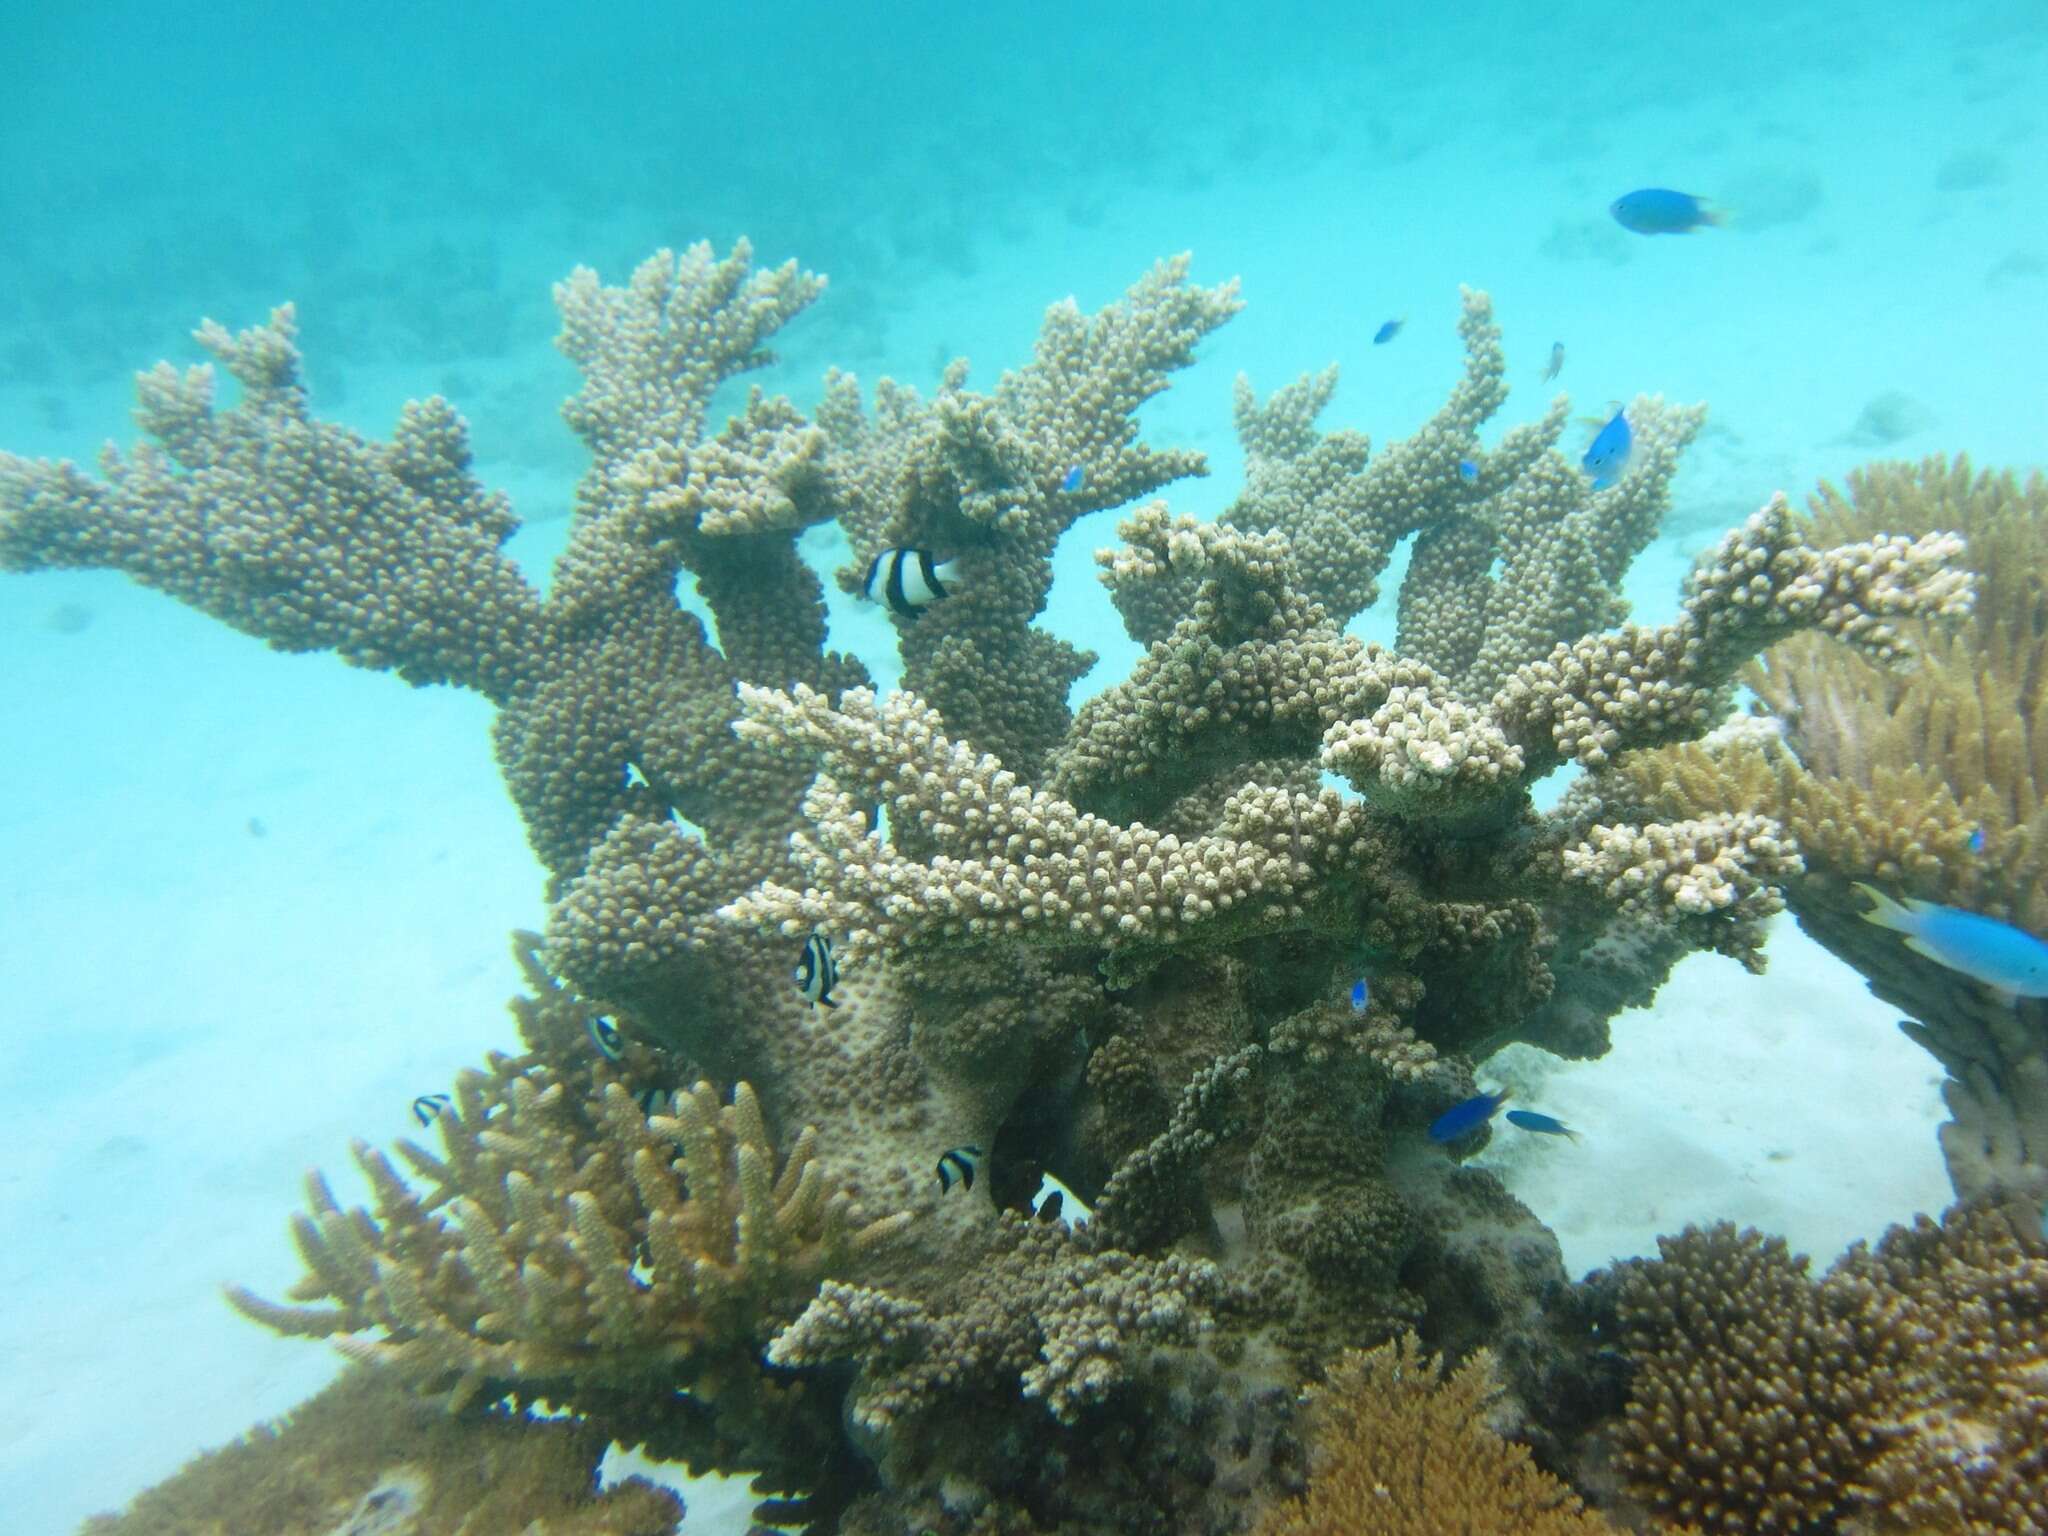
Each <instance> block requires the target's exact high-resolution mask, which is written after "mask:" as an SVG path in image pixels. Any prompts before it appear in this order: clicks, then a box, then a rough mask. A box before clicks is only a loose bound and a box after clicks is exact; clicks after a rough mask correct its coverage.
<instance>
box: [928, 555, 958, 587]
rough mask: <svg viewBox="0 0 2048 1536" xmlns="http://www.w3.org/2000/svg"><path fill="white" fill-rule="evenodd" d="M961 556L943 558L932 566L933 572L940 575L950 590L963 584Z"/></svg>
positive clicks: (941, 580) (937, 575) (940, 578)
mask: <svg viewBox="0 0 2048 1536" xmlns="http://www.w3.org/2000/svg"><path fill="white" fill-rule="evenodd" d="M961 558H962V557H961V556H959V555H955V556H954V557H953V558H952V559H950V560H941V561H940V562H939V563H938V564H937V565H935V566H933V567H932V574H933V575H934V576H936V577H938V578H939V580H940V582H942V583H943V584H944V585H945V586H946V587H947V588H948V589H949V590H950V589H952V588H954V587H957V586H959V585H960V584H961V569H962V568H961Z"/></svg>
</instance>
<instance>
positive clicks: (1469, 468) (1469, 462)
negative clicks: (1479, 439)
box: [1458, 459, 1479, 485]
mask: <svg viewBox="0 0 2048 1536" xmlns="http://www.w3.org/2000/svg"><path fill="white" fill-rule="evenodd" d="M1458 478H1459V479H1460V480H1462V481H1464V482H1465V483H1466V484H1467V485H1471V484H1473V483H1475V482H1476V481H1477V480H1478V479H1479V462H1478V460H1476V459H1460V460H1458Z"/></svg>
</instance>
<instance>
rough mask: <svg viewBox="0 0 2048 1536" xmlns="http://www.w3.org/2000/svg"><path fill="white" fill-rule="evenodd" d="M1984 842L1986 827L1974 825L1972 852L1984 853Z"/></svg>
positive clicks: (1971, 831)
mask: <svg viewBox="0 0 2048 1536" xmlns="http://www.w3.org/2000/svg"><path fill="white" fill-rule="evenodd" d="M1984 843H1985V837H1984V829H1983V828H1982V827H1972V828H1971V829H1970V852H1972V853H1982V852H1983V851H1984Z"/></svg>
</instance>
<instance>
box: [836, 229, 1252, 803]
mask: <svg viewBox="0 0 2048 1536" xmlns="http://www.w3.org/2000/svg"><path fill="white" fill-rule="evenodd" d="M1187 271H1188V258H1187V257H1186V256H1185V255H1183V256H1177V257H1174V258H1173V259H1172V260H1169V261H1162V262H1160V263H1159V264H1157V265H1156V266H1154V267H1153V269H1152V270H1151V271H1150V272H1149V273H1147V274H1146V275H1145V276H1144V277H1143V278H1141V279H1140V280H1139V281H1138V282H1137V283H1135V284H1133V285H1132V287H1131V289H1130V291H1129V292H1128V293H1127V294H1125V296H1124V298H1123V299H1122V300H1121V301H1120V302H1119V303H1117V304H1113V305H1111V306H1109V307H1108V308H1107V309H1105V310H1103V311H1101V312H1100V313H1098V314H1096V315H1094V316H1092V317H1091V316H1084V315H1083V314H1082V313H1081V311H1080V309H1079V307H1078V306H1077V305H1076V304H1075V303H1074V301H1073V300H1071V299H1067V300H1065V301H1063V302H1061V303H1058V304H1055V305H1053V306H1052V307H1051V308H1050V309H1048V310H1047V311H1046V314H1045V321H1044V324H1043V327H1042V328H1041V330H1040V332H1039V338H1038V342H1037V345H1036V347H1035V348H1034V349H1033V356H1032V360H1031V362H1030V363H1029V364H1027V365H1026V366H1025V367H1023V368H1020V369H1017V370H1015V371H1012V372H1008V373H1005V374H1004V375H1003V377H1002V380H1001V382H1000V383H999V384H998V385H997V387H996V391H995V393H994V394H993V395H978V394H976V393H974V392H973V391H971V390H969V389H967V388H966V387H965V384H966V376H967V369H966V365H965V364H964V363H956V364H955V365H954V366H953V367H952V368H950V369H949V370H948V371H947V374H946V379H945V383H944V386H943V387H942V388H941V390H940V391H939V393H938V395H937V396H936V397H935V398H934V399H933V400H932V401H931V402H930V403H929V404H928V405H927V404H925V403H924V402H922V401H920V400H918V399H917V397H916V396H915V394H914V393H913V392H911V391H909V390H906V389H903V388H902V387H900V386H896V385H892V384H890V383H889V382H888V381H886V380H885V381H884V382H883V386H882V387H881V388H880V389H879V390H878V391H877V396H876V409H875V412H874V416H873V418H872V419H868V418H866V417H864V416H863V414H862V411H861V407H860V397H859V387H858V384H857V383H856V381H855V380H853V379H852V378H851V377H850V376H847V375H843V374H840V375H835V376H834V377H833V378H832V380H831V381H830V385H829V394H828V398H827V401H826V403H825V405H824V406H822V407H821V408H820V411H819V416H820V420H821V422H823V423H824V424H825V427H826V430H827V431H828V432H829V433H830V436H831V439H832V443H833V448H834V457H833V473H834V475H835V477H836V479H837V481H838V483H839V485H840V487H841V491H842V507H843V511H842V513H841V520H842V522H843V523H844V524H845V526H846V530H847V533H848V536H849V537H850V538H851V540H852V542H853V547H854V553H855V557H856V558H855V561H854V564H853V565H852V566H849V567H848V568H847V569H845V570H843V571H841V572H840V573H839V580H840V584H841V585H842V586H843V587H845V588H846V590H848V591H849V592H851V591H857V590H859V584H860V580H861V578H862V576H863V574H864V573H865V571H866V568H867V562H868V560H869V558H870V557H872V556H873V555H874V554H875V553H876V552H877V551H879V550H882V549H886V548H891V547H899V546H908V547H912V548H926V549H936V550H939V551H942V552H944V553H948V554H953V555H958V556H961V557H962V558H963V563H964V566H965V576H964V579H963V583H962V586H961V589H960V590H959V591H958V592H957V593H955V594H954V595H953V596H952V597H950V598H948V600H947V601H945V602H943V603H939V604H935V605H933V606H932V607H931V608H930V609H928V610H927V611H926V612H924V613H923V614H921V615H919V616H918V618H917V620H916V622H915V623H911V622H908V621H906V620H903V619H902V618H900V616H899V617H898V618H897V626H898V630H899V635H900V641H901V647H902V652H903V677H904V684H905V686H906V687H909V688H911V689H913V690H915V691H917V692H918V693H921V694H923V695H925V696H926V697H928V698H930V699H931V700H932V702H933V703H935V704H936V705H938V707H939V708H940V709H941V710H943V711H944V713H945V716H946V718H947V719H948V720H949V721H951V722H952V723H953V725H954V727H955V729H957V730H959V731H962V732H964V733H965V734H967V735H969V736H971V737H973V738H974V739H975V740H976V741H977V742H979V743H980V744H981V745H982V746H983V747H984V748H985V749H987V750H989V751H991V752H994V753H995V754H996V755H997V756H999V757H1001V758H1002V760H1003V761H1004V762H1005V763H1007V764H1009V766H1010V767H1011V768H1012V769H1013V770H1014V771H1016V772H1018V773H1021V774H1023V775H1025V776H1026V777H1037V776H1038V774H1039V772H1040V771H1041V769H1042V767H1043V765H1044V763H1045V759H1046V756H1047V754H1048V753H1049V752H1051V750H1052V749H1053V748H1054V747H1055V746H1056V745H1057V744H1058V742H1059V740H1060V738H1061V736H1062V735H1063V734H1064V733H1065V731H1066V727H1067V718H1068V717H1067V689H1068V687H1069V685H1070V684H1072V683H1073V681H1074V680H1075V679H1076V678H1078V677H1080V676H1081V675H1082V674H1083V673H1084V672H1086V671H1087V670H1088V669H1089V667H1091V666H1093V665H1094V663H1095V658H1094V656H1093V654H1091V653H1089V652H1085V651H1078V650H1076V649H1075V648H1074V647H1072V646H1070V645H1068V644H1067V643H1066V642H1065V641H1063V640H1060V639H1058V638H1056V637H1054V636H1052V635H1049V634H1047V633H1045V632H1044V631H1042V630H1037V629H1033V628H1032V627H1031V620H1032V619H1033V618H1035V617H1036V616H1037V614H1038V613H1039V612H1040V611H1041V610H1042V609H1043V608H1044V607H1045V598H1046V593H1047V591H1048V590H1049V589H1050V587H1051V585H1052V572H1051V569H1050V566H1049V564H1048V561H1049V560H1050V557H1051V555H1052V551H1053V547H1054V546H1055V545H1056V544H1058V543H1059V540H1060V536H1061V535H1062V534H1063V533H1065V532H1066V530H1067V529H1068V528H1069V527H1070V526H1071V525H1072V524H1073V523H1074V522H1075V521H1076V520H1077V519H1079V518H1081V517H1084V516H1086V515H1087V514H1088V513H1090V512H1094V511H1097V510H1100V509H1101V508H1104V507H1114V506H1120V505H1122V504H1124V503H1126V502H1129V501H1132V500H1135V499H1136V498H1137V497H1139V496H1142V495H1145V494H1147V493H1148V492H1150V491H1154V490H1156V489H1158V488H1159V487H1160V486H1162V485H1164V484H1166V483H1167V482H1168V481H1171V480H1177V479H1179V478H1181V477H1182V476H1184V475H1199V474H1205V473H1207V468H1206V463H1205V460H1204V459H1203V456H1202V455H1201V454H1199V453H1195V452H1192V451H1189V450H1186V449H1165V450H1160V449H1154V448H1152V447H1150V446H1148V445H1146V444H1144V443H1142V442H1140V441H1138V427H1137V421H1136V412H1137V410H1138V407H1139V406H1140V405H1142V404H1143V403H1144V402H1145V401H1146V400H1148V399H1150V398H1151V397H1152V396H1154V395H1156V394H1158V393H1159V392H1160V391H1162V390H1164V389H1166V388H1167V387H1168V379H1167V374H1168V373H1169V372H1171V371H1172V370H1174V369H1178V368H1184V367H1186V366H1187V365H1188V364H1189V363H1190V362H1191V361H1193V357H1194V348H1195V344H1196V343H1197V342H1198V341H1200V340H1201V338H1202V337H1203V336H1204V335H1206V334H1207V333H1208V332H1210V331H1212V330H1214V329H1215V328H1216V327H1217V326H1219V325H1221V324H1222V323H1223V322H1224V321H1226V320H1228V319H1229V318H1230V317H1231V316H1232V315H1234V314H1235V313H1237V311H1238V310H1239V308H1241V307H1242V305H1241V301H1240V300H1239V298H1238V295H1237V284H1236V282H1235V281H1232V282H1228V283H1225V284H1223V285H1222V286H1220V287H1217V288H1211V289H1204V288H1197V287H1192V286H1190V285H1189V284H1188V282H1187ZM1075 469H1078V470H1080V471H1081V476H1082V478H1081V484H1080V485H1079V486H1078V487H1077V488H1074V489H1068V488H1067V483H1066V482H1067V478H1068V475H1069V473H1070V472H1071V471H1073V470H1075Z"/></svg>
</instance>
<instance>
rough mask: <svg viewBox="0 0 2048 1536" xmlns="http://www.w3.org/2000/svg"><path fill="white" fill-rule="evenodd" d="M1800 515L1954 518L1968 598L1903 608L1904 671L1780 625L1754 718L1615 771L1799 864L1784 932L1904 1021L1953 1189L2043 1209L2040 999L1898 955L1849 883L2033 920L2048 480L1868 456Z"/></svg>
mask: <svg viewBox="0 0 2048 1536" xmlns="http://www.w3.org/2000/svg"><path fill="white" fill-rule="evenodd" d="M1808 526H1809V527H1810V529H1811V530H1812V536H1813V537H1815V538H1816V539H1820V540H1839V539H1856V538H1865V537H1869V536H1871V535H1872V534H1877V533H1884V534H1900V535H1907V536H1912V535H1915V534H1920V533H1926V532H1929V531H1931V530H1934V529H1948V530H1954V531H1956V532H1959V533H1960V534H1962V535H1963V537H1964V538H1965V539H1966V541H1967V545H1968V548H1967V553H1966V554H1964V555H1963V556H1962V557H1961V564H1962V565H1963V567H1964V568H1966V569H1968V570H1969V571H1970V572H1971V573H1972V576H1973V578H1974V585H1975V594H1976V595H1975V603H1974V607H1973V608H1972V610H1971V612H1970V614H1969V616H1968V618H1967V620H1964V621H1961V622H1956V621H1954V620H1944V621H1942V622H1939V623H1929V622H1926V621H1923V620H1914V619H1907V620H1903V621H1901V623H1900V625H1899V629H1900V632H1901V634H1902V635H1904V636H1905V637H1906V638H1908V639H1909V640H1910V642H1911V644H1912V646H1913V648H1914V651H1915V653H1916V656H1917V660H1916V661H1915V663H1914V664H1913V665H1912V666H1911V667H1908V668H1892V669H1885V668H1879V667H1873V666H1871V665H1869V664H1868V663H1867V662H1865V661H1863V660H1862V659H1860V658H1858V657H1857V656H1855V655H1854V654H1852V653H1851V652H1849V651H1847V650H1845V649H1844V648H1843V647H1840V646H1831V645H1827V644H1825V643H1821V642H1819V641H1817V640H1816V639H1815V638H1814V637H1812V636H1795V637H1792V638H1789V639H1787V640H1785V641H1783V642H1782V643H1780V644H1778V645H1776V646H1774V647H1772V648H1771V650H1769V651H1768V652H1766V653H1765V654H1764V656H1762V657H1761V658H1759V660H1758V661H1757V662H1756V663H1755V664H1754V665H1752V666H1751V667H1750V668H1749V669H1748V670H1747V671H1746V672H1745V673H1744V681H1745V682H1746V683H1748V684H1749V686H1750V688H1751V689H1752V690H1753V691H1754V694H1755V697H1756V700H1757V709H1758V711H1759V714H1760V717H1761V718H1759V719H1757V720H1755V721H1753V722H1750V723H1749V724H1748V725H1747V726H1743V725H1737V726H1732V727H1730V728H1729V729H1727V730H1725V731H1722V732H1719V733H1717V734H1716V735H1715V736H1714V737H1712V738H1710V739H1709V740H1707V741H1705V742H1701V743H1688V744H1683V745H1679V746H1674V747H1669V748H1665V749H1663V750H1660V751H1653V752H1643V753H1635V754H1631V755H1629V756H1627V757H1625V758H1623V759H1622V760H1621V762H1620V764H1619V767H1618V773H1619V777H1620V779H1621V780H1622V781H1623V782H1624V783H1625V784H1626V786H1627V792H1631V793H1633V794H1635V795H1637V796H1638V797H1639V798H1640V800H1641V801H1642V803H1643V804H1644V805H1645V806H1646V807H1647V808H1648V809H1649V810H1650V811H1651V812H1652V813H1654V814H1663V815H1677V816H1699V815H1705V816H1726V815H1729V814H1741V815H1745V816H1748V817H1751V818H1753V819H1755V820H1756V821H1757V822H1758V823H1759V824H1766V825H1767V826H1768V828H1769V834H1768V835H1771V836H1773V837H1775V838H1776V839H1777V840H1779V841H1780V842H1781V843H1782V845H1783V846H1784V848H1785V849H1786V850H1787V852H1788V853H1790V854H1792V855H1794V856H1796V858H1797V860H1798V866H1797V867H1796V868H1787V869H1785V870H1783V871H1781V872H1780V874H1779V875H1778V877H1777V878H1776V883H1777V884H1778V885H1779V886H1780V887H1781V888H1782V889H1783V891H1784V893H1785V896H1786V899H1787V901H1788V902H1789V903H1790V905H1791V908H1792V911H1793V913H1794V914H1795V915H1796V916H1797V918H1798V920H1799V923H1800V926H1801V927H1802V928H1804V929H1805V930H1806V931H1807V932H1808V933H1810V934H1812V935H1813V936H1814V937H1815V938H1816V939H1818V940H1819V941H1820V942H1821V943H1822V944H1824V945H1826V946H1827V947H1828V948H1829V949H1831V950H1833V951H1834V952H1835V953H1836V954H1838V955H1840V956H1841V957H1842V958H1843V959H1844V960H1846V961H1848V962H1849V964H1851V965H1853V966H1855V967H1856V968H1857V969H1858V970H1859V971H1861V972H1862V973H1863V974H1864V976H1865V977H1866V978H1868V980H1869V983H1870V987H1871V990H1872V991H1873V992H1874V993H1876V994H1877V996H1879V997H1881V998H1883V999H1884V1000H1885V1001H1886V1002H1889V1003H1891V1004H1893V1005H1894V1006H1896V1007H1898V1008H1899V1009H1900V1010H1901V1011H1903V1012H1904V1013H1906V1014H1907V1015H1909V1018H1908V1020H1907V1021H1906V1022H1905V1023H1904V1025H1903V1027H1904V1029H1905V1030H1906V1032H1907V1034H1908V1035H1910V1036H1911V1037H1912V1038H1913V1039H1914V1040H1916V1041H1918V1042H1919V1043H1920V1044H1921V1045H1922V1046H1924V1047H1926V1049H1927V1050H1928V1051H1929V1052H1931V1053H1932V1054H1933V1055H1934V1056H1935V1057H1936V1059H1938V1060H1939V1061H1940V1063H1941V1065H1942V1067H1943V1068H1944V1069H1945V1071H1946V1073H1947V1081H1946V1083H1945V1085H1944V1089H1943V1093H1944V1096H1945V1098H1946V1100H1947V1103H1948V1108H1949V1111H1950V1114H1951V1116H1952V1118H1951V1120H1950V1121H1949V1122H1948V1124H1947V1125H1945V1126H1944V1127H1943V1129H1942V1133H1941V1145H1942V1151H1943V1153H1944V1154H1945V1156H1946V1158H1947V1162H1948V1169H1949V1175H1950V1179H1951V1181H1952V1182H1953V1184H1954V1186H1955V1190H1956V1193H1957V1195H1958V1196H1959V1197H1963V1198H1982V1197H1986V1196H1992V1195H2011V1196H2014V1197H2018V1198H2023V1199H2031V1200H2032V1201H2034V1202H2035V1203H2036V1205H2037V1207H2038V1206H2048V1007H2044V1005H2043V1004H2042V1003H2041V1002H2039V1001H2038V1000H2031V999H2018V1000H2008V999H2005V998H2002V997H1999V996H1997V995H1996V994H1994V993H1992V992H1990V991H1988V990H1987V989H1985V988H1984V987H1981V986H1979V985H1977V984H1976V983H1974V982H1972V981H1971V980H1970V979H1969V978H1968V977H1966V976H1964V975H1962V974H1961V973H1959V972H1957V971H1955V970H1951V969H1949V968H1947V967H1946V966H1943V965H1941V964H1939V963H1938V962H1936V961H1935V960H1933V959H1930V958H1928V957H1926V956H1924V955H1921V954H1918V953H1916V952H1914V951H1913V950H1911V949H1909V948H1908V947H1906V946H1905V945H1904V944H1902V943H1901V942H1900V941H1899V940H1898V938H1897V937H1895V936H1894V935H1892V934H1890V933H1887V932H1885V931H1883V930H1882V929H1879V928H1877V927H1874V926H1872V925H1871V924H1870V923H1868V922H1866V921H1865V920H1864V917H1863V914H1864V912H1865V911H1867V910H1868V908H1869V903H1868V902H1867V901H1866V900H1865V898H1864V897H1862V896H1861V895H1860V894H1858V893H1857V892H1856V891H1855V889H1854V886H1855V884H1856V883H1857V882H1865V883H1868V884H1870V885H1871V886H1873V887H1874V888H1876V889H1879V890H1882V891H1885V892H1887V893H1889V894H1892V895H1894V896H1906V897H1917V898H1920V899H1922V900H1926V901H1931V902H1936V903H1940V904H1943V905H1948V906H1954V907H1959V908H1962V909H1964V910H1967V911H1970V912H1976V913H1982V914H1984V915H1986V916H1988V917H1992V918H1997V919H2001V920H2003V921H2006V922H2010V923H2013V924H2016V925H2018V926H2019V927H2021V928H2023V929H2027V930H2029V931H2031V932H2035V933H2040V932H2043V931H2048V805H2044V802H2043V793H2044V790H2048V479H2044V478H2043V477H2042V476H2041V475H2040V474H2039V473H2038V472H2036V473H2034V474H2033V475H2031V476H2030V477H2028V478H2027V479H2026V480H2024V481H2022V480H2021V479H2020V478H2019V477H2018V476H2017V475H2015V474H2012V473H2011V472H2009V471H2008V472H1997V471H1984V470H1977V469H1974V468H1973V467H1972V466H1971V465H1970V463H1969V462H1968V460H1964V459H1959V460H1956V461H1955V462H1953V463H1951V462H1949V461H1947V460H1943V459H1938V458H1937V459H1929V460H1926V461H1924V462H1922V463H1919V464H1879V465H1872V466H1870V467H1868V468H1866V469H1862V470H1859V471H1857V472H1855V473H1853V474H1851V475H1850V476H1849V477H1848V487H1847V490H1846V492H1844V491H1842V490H1837V489H1836V488H1835V487H1833V486H1827V485H1824V486H1822V487H1821V488H1820V490H1819V492H1818V493H1817V494H1816V495H1815V497H1814V498H1813V502H1812V505H1811V508H1810V510H1809V512H1808Z"/></svg>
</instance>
